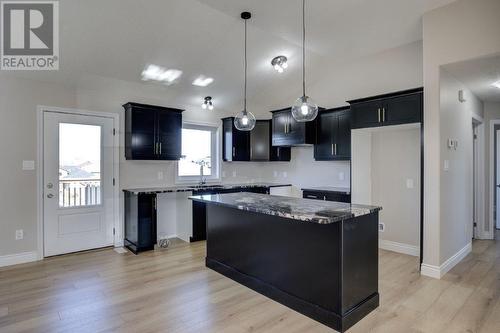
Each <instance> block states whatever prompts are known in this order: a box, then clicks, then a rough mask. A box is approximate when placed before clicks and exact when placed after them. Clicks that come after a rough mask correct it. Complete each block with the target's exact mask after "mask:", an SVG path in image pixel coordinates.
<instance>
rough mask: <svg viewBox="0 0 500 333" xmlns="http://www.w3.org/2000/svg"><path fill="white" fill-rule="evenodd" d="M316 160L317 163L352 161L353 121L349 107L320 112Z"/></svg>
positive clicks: (315, 151) (315, 150)
mask: <svg viewBox="0 0 500 333" xmlns="http://www.w3.org/2000/svg"><path fill="white" fill-rule="evenodd" d="M316 123H317V132H316V134H317V138H316V144H315V145H314V159H315V160H317V161H329V160H350V159H351V120H350V110H349V107H343V108H337V109H331V110H325V111H323V112H320V114H319V115H318V118H317V119H316Z"/></svg>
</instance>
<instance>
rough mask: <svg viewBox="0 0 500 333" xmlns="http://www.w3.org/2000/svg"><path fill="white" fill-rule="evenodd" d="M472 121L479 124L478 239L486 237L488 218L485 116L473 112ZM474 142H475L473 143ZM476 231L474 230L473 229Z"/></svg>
mask: <svg viewBox="0 0 500 333" xmlns="http://www.w3.org/2000/svg"><path fill="white" fill-rule="evenodd" d="M472 121H473V123H475V124H477V126H476V131H477V139H476V141H475V144H476V152H475V153H476V156H475V161H476V166H475V168H476V174H475V175H473V177H475V181H474V183H475V188H474V191H476V193H475V206H476V216H474V220H475V221H476V223H477V226H476V233H475V234H474V237H475V238H478V239H484V237H483V236H484V233H485V231H484V230H485V228H486V223H487V222H486V218H485V212H486V201H485V198H484V194H485V182H486V179H485V178H486V175H485V148H486V145H485V141H486V140H485V127H486V126H485V124H484V122H483V118H481V117H480V116H478V115H475V114H473V115H472ZM473 144H474V143H473ZM473 233H474V231H473Z"/></svg>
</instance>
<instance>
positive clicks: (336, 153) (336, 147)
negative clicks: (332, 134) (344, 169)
mask: <svg viewBox="0 0 500 333" xmlns="http://www.w3.org/2000/svg"><path fill="white" fill-rule="evenodd" d="M335 155H337V144H335Z"/></svg>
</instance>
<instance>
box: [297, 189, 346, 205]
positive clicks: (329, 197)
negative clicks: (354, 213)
mask: <svg viewBox="0 0 500 333" xmlns="http://www.w3.org/2000/svg"><path fill="white" fill-rule="evenodd" d="M302 197H303V198H304V199H314V200H325V201H336V202H346V203H351V195H350V194H347V193H344V192H330V191H311V190H304V191H302Z"/></svg>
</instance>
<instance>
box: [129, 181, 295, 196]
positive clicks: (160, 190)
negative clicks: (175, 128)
mask: <svg viewBox="0 0 500 333" xmlns="http://www.w3.org/2000/svg"><path fill="white" fill-rule="evenodd" d="M284 186H292V184H276V183H246V184H205V185H193V184H186V185H178V186H168V187H149V188H148V187H146V188H126V189H123V191H124V192H132V193H135V194H137V193H144V194H153V193H171V192H193V191H210V190H230V189H234V188H252V187H284Z"/></svg>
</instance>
